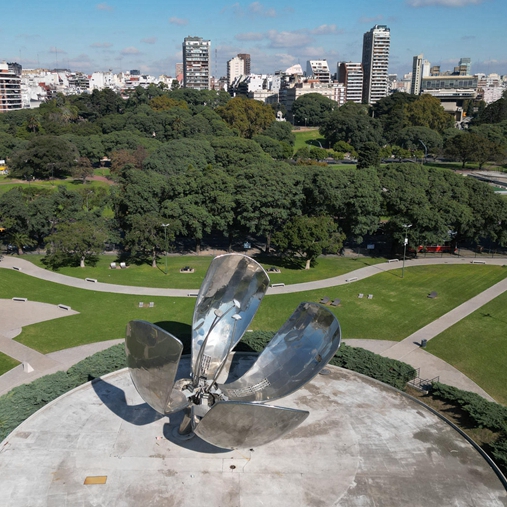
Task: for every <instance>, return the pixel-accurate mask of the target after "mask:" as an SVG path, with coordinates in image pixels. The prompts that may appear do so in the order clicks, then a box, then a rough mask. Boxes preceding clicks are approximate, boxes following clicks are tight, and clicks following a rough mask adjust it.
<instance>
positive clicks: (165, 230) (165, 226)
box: [162, 224, 169, 275]
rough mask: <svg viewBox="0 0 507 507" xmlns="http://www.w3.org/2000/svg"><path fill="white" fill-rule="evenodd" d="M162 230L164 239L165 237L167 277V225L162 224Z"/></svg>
mask: <svg viewBox="0 0 507 507" xmlns="http://www.w3.org/2000/svg"><path fill="white" fill-rule="evenodd" d="M162 227H163V228H164V237H165V274H166V275H167V227H169V224H162Z"/></svg>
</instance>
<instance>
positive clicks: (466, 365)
mask: <svg viewBox="0 0 507 507" xmlns="http://www.w3.org/2000/svg"><path fill="white" fill-rule="evenodd" d="M506 330H507V293H504V294H501V295H500V296H498V297H497V298H495V299H494V300H493V301H491V302H490V303H488V304H486V305H484V306H483V307H482V308H479V309H478V310H477V311H476V312H474V313H472V314H471V315H469V316H468V317H466V318H465V319H463V320H461V321H460V322H458V323H457V324H455V325H454V326H452V327H451V328H449V329H447V330H446V331H444V332H443V333H441V334H439V335H438V336H436V337H435V338H433V339H432V340H431V341H430V342H428V348H427V350H428V352H431V353H432V354H435V355H436V356H438V357H440V358H442V359H443V360H444V361H447V362H448V363H450V364H452V365H453V366H454V367H455V368H457V369H458V370H460V371H461V372H463V373H464V374H465V375H467V376H468V377H470V378H471V379H472V380H474V381H475V382H476V383H477V384H479V385H480V386H481V387H482V388H483V389H484V390H485V391H486V392H487V393H489V394H490V395H491V396H493V398H495V400H497V401H498V402H500V403H503V404H504V405H507V389H506V386H507V368H506V367H505V366H506V365H505V362H506V359H507V333H506Z"/></svg>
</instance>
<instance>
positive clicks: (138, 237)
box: [125, 213, 179, 268]
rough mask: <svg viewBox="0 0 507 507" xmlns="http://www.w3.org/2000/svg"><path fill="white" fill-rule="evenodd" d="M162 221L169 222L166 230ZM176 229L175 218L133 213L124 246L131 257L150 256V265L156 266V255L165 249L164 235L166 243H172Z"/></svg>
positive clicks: (142, 257)
mask: <svg viewBox="0 0 507 507" xmlns="http://www.w3.org/2000/svg"><path fill="white" fill-rule="evenodd" d="M163 223H169V225H168V226H167V230H166V231H165V230H164V227H162V224H163ZM178 231H179V223H178V222H177V221H175V220H167V219H166V218H163V217H161V216H160V215H158V214H156V213H148V214H146V215H135V216H134V217H132V220H131V223H130V229H129V230H128V231H127V232H126V234H125V248H126V249H127V250H130V252H131V254H132V256H133V257H137V258H139V259H141V260H144V259H147V258H150V259H151V267H152V268H156V267H157V255H158V253H159V252H162V251H163V250H164V249H165V235H166V234H167V241H168V243H172V242H173V241H174V237H175V234H176V233H177V232H178Z"/></svg>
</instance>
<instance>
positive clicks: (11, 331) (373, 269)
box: [0, 256, 507, 401]
mask: <svg viewBox="0 0 507 507" xmlns="http://www.w3.org/2000/svg"><path fill="white" fill-rule="evenodd" d="M470 262H471V260H470V259H465V258H441V259H414V260H410V261H407V265H408V266H409V267H412V266H424V265H433V264H465V263H470ZM483 262H486V263H487V264H492V265H504V264H506V262H507V261H506V260H505V259H498V258H491V259H488V260H487V261H483ZM0 268H4V269H16V270H18V271H21V272H22V273H24V274H26V275H29V276H33V277H36V278H39V279H42V280H47V281H50V282H55V283H59V284H62V285H67V286H70V287H76V288H80V289H86V290H93V291H95V292H111V293H119V294H132V295H139V296H167V297H188V296H189V295H191V294H196V293H197V292H198V288H193V289H159V288H149V287H134V286H127V285H115V284H108V283H101V282H94V283H90V281H87V280H83V279H78V278H74V277H70V276H66V275H62V274H59V273H55V272H52V271H48V270H45V269H42V268H39V267H38V266H35V265H34V264H32V263H31V262H29V261H26V260H24V259H20V258H19V257H9V256H6V257H3V259H2V260H1V261H0ZM399 268H400V263H398V262H386V263H382V264H375V265H373V266H367V267H363V268H361V269H358V270H355V271H352V272H349V273H346V274H344V275H340V276H336V277H333V278H328V279H325V280H317V281H313V282H306V283H299V284H292V285H285V286H278V287H270V288H269V289H268V292H267V294H270V295H276V294H289V293H295V292H303V291H309V290H316V289H325V288H328V287H336V286H339V285H344V284H347V283H350V281H351V280H354V281H356V280H362V279H365V278H368V277H370V276H373V275H375V274H378V273H382V272H385V271H390V270H393V269H399ZM506 290H507V279H505V280H502V281H500V282H498V283H497V284H495V285H493V286H492V287H490V288H488V289H486V290H485V291H483V292H481V293H480V294H478V295H477V296H475V297H473V298H471V299H470V300H468V301H466V302H465V303H463V304H461V305H459V306H458V307H456V308H454V309H453V310H451V311H449V312H448V313H446V314H445V315H442V316H441V317H440V318H438V319H436V320H435V321H433V322H431V323H430V324H428V325H427V326H424V327H423V328H421V329H419V330H418V331H416V332H415V333H413V334H411V335H410V336H408V337H407V338H405V339H404V340H401V341H399V342H394V341H385V340H364V339H347V340H345V343H347V344H348V345H351V346H354V347H362V348H364V349H367V350H370V351H372V352H375V353H377V354H380V355H382V356H385V357H389V358H392V359H398V360H401V361H404V362H406V363H408V364H410V365H411V366H412V367H414V368H416V369H417V368H418V369H419V376H420V377H421V378H426V379H432V378H434V377H439V378H440V381H441V382H443V383H445V384H449V385H453V386H455V387H458V388H460V389H464V390H467V391H472V392H476V393H478V394H480V395H481V396H483V397H484V398H486V399H488V400H492V401H493V398H492V397H491V396H489V395H488V393H486V392H485V391H484V390H483V389H481V388H480V387H479V386H478V385H477V384H476V383H475V382H473V381H472V380H471V379H469V378H468V377H467V376H466V375H464V374H463V373H461V372H460V371H459V370H457V369H456V368H454V367H453V366H451V365H450V364H448V363H446V362H445V361H443V360H441V359H439V358H437V357H435V356H433V355H432V354H430V353H428V352H426V351H425V350H423V348H421V342H422V341H423V340H426V341H429V340H431V339H432V338H434V337H435V336H437V335H438V334H440V333H442V332H443V331H445V330H446V329H448V328H449V327H451V326H452V325H454V324H455V323H457V322H458V321H460V320H461V319H463V318H465V317H467V316H468V315H470V314H471V313H472V312H474V311H476V310H477V309H478V308H480V307H482V306H483V305H485V304H486V303H488V302H490V301H491V300H493V299H494V298H496V297H497V296H499V295H500V294H502V293H503V292H505V291H506ZM75 313H77V312H75V311H74V310H72V309H65V308H61V307H58V306H55V305H49V304H46V303H38V302H33V301H25V302H23V305H20V303H19V302H18V301H14V300H2V304H1V305H0V352H2V353H4V354H6V355H8V356H10V357H12V358H14V359H16V360H18V361H20V362H21V363H22V364H20V365H19V366H17V367H15V368H13V369H12V370H10V371H8V372H7V373H5V374H3V375H1V376H0V395H2V394H5V393H6V392H8V391H9V390H10V389H12V388H13V387H16V386H17V385H20V384H25V383H28V382H31V381H32V380H34V379H36V378H39V377H41V376H43V375H47V374H49V373H54V372H56V371H64V370H67V369H68V368H70V367H71V366H72V365H73V364H76V363H77V362H79V361H81V360H82V359H84V358H85V357H88V356H89V355H91V354H94V353H95V352H98V351H100V350H103V349H106V348H108V347H110V346H112V345H114V344H116V343H120V342H121V341H122V340H121V339H117V340H109V341H105V342H99V343H92V344H88V345H82V346H79V347H75V348H71V349H66V350H61V351H58V352H53V353H51V354H41V353H39V352H37V351H35V350H33V349H31V348H29V347H26V346H24V345H22V344H20V343H18V342H16V341H15V340H13V338H15V337H16V336H17V335H19V334H20V333H21V330H22V328H23V327H24V326H27V325H30V324H34V323H37V322H42V321H45V320H51V319H55V318H63V317H65V316H68V315H72V314H75ZM32 370H33V371H32Z"/></svg>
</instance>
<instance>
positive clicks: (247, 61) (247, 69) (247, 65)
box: [238, 53, 252, 76]
mask: <svg viewBox="0 0 507 507" xmlns="http://www.w3.org/2000/svg"><path fill="white" fill-rule="evenodd" d="M238 58H241V59H242V60H243V61H244V62H245V69H244V74H245V76H248V75H249V74H251V73H252V71H251V68H250V55H249V54H248V53H239V54H238Z"/></svg>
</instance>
